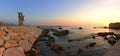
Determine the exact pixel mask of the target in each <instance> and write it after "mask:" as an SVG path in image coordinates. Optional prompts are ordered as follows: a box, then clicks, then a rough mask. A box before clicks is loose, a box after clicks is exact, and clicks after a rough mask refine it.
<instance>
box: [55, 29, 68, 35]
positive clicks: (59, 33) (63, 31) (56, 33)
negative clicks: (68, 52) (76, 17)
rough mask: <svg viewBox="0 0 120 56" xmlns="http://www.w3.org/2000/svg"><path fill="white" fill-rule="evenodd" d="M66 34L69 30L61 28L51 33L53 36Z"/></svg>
mask: <svg viewBox="0 0 120 56" xmlns="http://www.w3.org/2000/svg"><path fill="white" fill-rule="evenodd" d="M67 34H69V30H62V31H59V32H55V33H53V35H55V36H65V35H67Z"/></svg>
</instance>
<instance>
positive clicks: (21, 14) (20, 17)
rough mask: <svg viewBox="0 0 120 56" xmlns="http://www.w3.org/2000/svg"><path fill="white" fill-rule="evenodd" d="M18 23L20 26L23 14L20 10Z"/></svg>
mask: <svg viewBox="0 0 120 56" xmlns="http://www.w3.org/2000/svg"><path fill="white" fill-rule="evenodd" d="M18 20H19V21H18V22H19V23H18V25H19V26H22V25H23V21H24V15H23V13H22V12H18Z"/></svg>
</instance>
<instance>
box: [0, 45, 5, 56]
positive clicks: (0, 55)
mask: <svg viewBox="0 0 120 56" xmlns="http://www.w3.org/2000/svg"><path fill="white" fill-rule="evenodd" d="M4 51H5V48H3V47H1V48H0V56H3V52H4Z"/></svg>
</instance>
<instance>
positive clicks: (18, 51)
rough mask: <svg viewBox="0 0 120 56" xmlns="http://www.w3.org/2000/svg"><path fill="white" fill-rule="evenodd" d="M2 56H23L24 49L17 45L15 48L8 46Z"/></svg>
mask: <svg viewBox="0 0 120 56" xmlns="http://www.w3.org/2000/svg"><path fill="white" fill-rule="evenodd" d="M3 56H25V54H24V50H23V48H21V47H17V48H9V49H7V50H6V51H5V52H4V54H3Z"/></svg>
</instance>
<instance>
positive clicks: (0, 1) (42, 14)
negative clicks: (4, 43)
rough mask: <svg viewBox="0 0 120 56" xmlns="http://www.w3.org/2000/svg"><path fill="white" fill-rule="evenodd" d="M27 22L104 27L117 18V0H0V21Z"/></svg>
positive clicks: (119, 3) (119, 5) (119, 14)
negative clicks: (20, 16)
mask: <svg viewBox="0 0 120 56" xmlns="http://www.w3.org/2000/svg"><path fill="white" fill-rule="evenodd" d="M19 11H21V12H23V14H24V16H25V18H24V19H25V21H24V24H27V25H63V26H108V24H109V23H111V22H119V21H120V0H0V21H3V22H7V23H14V24H17V23H18V15H17V12H19Z"/></svg>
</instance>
